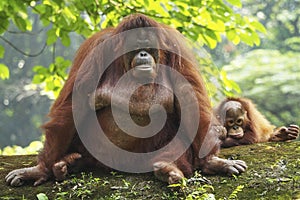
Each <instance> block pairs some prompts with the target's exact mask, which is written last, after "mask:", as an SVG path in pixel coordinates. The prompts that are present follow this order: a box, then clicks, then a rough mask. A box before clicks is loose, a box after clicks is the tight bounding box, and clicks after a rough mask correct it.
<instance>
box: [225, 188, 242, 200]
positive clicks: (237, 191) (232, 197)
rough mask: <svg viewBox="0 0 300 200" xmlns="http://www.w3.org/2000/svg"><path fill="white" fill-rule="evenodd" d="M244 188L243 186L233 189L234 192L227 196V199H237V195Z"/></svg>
mask: <svg viewBox="0 0 300 200" xmlns="http://www.w3.org/2000/svg"><path fill="white" fill-rule="evenodd" d="M243 189H244V186H243V185H239V186H237V187H236V188H235V190H234V191H233V192H232V193H231V194H230V195H229V197H228V199H230V200H232V199H238V198H237V197H238V196H237V194H238V193H239V192H241V191H243Z"/></svg>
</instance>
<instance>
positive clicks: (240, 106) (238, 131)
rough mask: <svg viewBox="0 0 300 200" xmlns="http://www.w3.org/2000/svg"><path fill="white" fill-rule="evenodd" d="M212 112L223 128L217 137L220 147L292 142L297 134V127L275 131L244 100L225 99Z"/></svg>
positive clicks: (281, 128) (250, 104)
mask: <svg viewBox="0 0 300 200" xmlns="http://www.w3.org/2000/svg"><path fill="white" fill-rule="evenodd" d="M214 112H215V116H216V118H217V119H218V120H219V122H220V123H221V124H223V126H224V130H223V131H221V134H220V136H219V138H220V139H221V141H222V147H231V146H237V145H244V144H253V143H257V142H268V141H272V142H276V141H286V140H294V139H296V138H297V137H298V134H299V127H298V126H297V125H289V126H288V127H284V126H283V127H280V128H277V129H276V128H275V126H273V125H271V123H270V122H269V121H268V120H267V119H266V118H265V117H264V116H263V115H262V114H261V113H260V112H259V111H258V110H257V109H256V107H255V105H254V104H253V103H252V102H251V101H250V100H249V99H246V98H227V99H225V100H224V101H222V102H221V104H220V105H219V106H218V107H217V108H215V110H214Z"/></svg>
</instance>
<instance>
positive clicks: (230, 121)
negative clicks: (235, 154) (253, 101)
mask: <svg viewBox="0 0 300 200" xmlns="http://www.w3.org/2000/svg"><path fill="white" fill-rule="evenodd" d="M225 109H226V117H225V128H226V130H227V137H231V138H235V139H240V138H242V137H243V136H244V129H243V127H244V125H245V120H246V111H245V110H244V109H242V105H241V104H240V103H239V102H236V101H229V102H227V103H226V105H225Z"/></svg>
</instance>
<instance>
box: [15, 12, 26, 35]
mask: <svg viewBox="0 0 300 200" xmlns="http://www.w3.org/2000/svg"><path fill="white" fill-rule="evenodd" d="M13 22H14V24H15V25H16V26H17V27H18V28H19V29H20V30H21V31H26V30H27V29H26V27H27V24H26V20H25V19H23V18H22V17H19V16H18V15H15V16H14V17H13Z"/></svg>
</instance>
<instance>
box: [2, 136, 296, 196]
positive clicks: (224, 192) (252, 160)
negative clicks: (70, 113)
mask: <svg viewBox="0 0 300 200" xmlns="http://www.w3.org/2000/svg"><path fill="white" fill-rule="evenodd" d="M220 156H221V157H224V158H229V159H241V160H244V161H246V162H247V164H248V170H247V171H246V172H245V173H243V174H242V175H240V176H236V177H226V176H219V175H218V176H205V177H203V176H201V175H199V174H197V175H196V176H195V177H193V178H192V179H190V180H187V181H186V185H184V184H182V185H181V186H180V187H179V188H177V189H174V188H173V189H172V188H169V187H168V186H167V185H166V184H165V183H162V182H160V181H158V180H157V179H156V178H155V177H154V175H153V174H152V173H147V174H126V173H120V172H117V173H111V174H103V173H100V172H84V173H78V174H76V175H73V176H71V177H70V178H69V179H68V180H66V181H64V182H62V183H55V182H54V181H48V182H47V183H46V184H43V185H41V186H38V187H33V186H32V185H31V183H28V184H26V185H25V186H22V187H18V188H13V187H9V186H7V185H6V184H5V182H4V177H5V175H6V174H7V173H8V172H9V171H10V170H12V169H16V168H20V167H28V166H32V165H34V164H35V156H1V157H0V199H37V197H36V196H37V195H38V194H40V193H42V195H41V196H47V197H48V198H49V199H195V198H197V197H198V198H199V199H201V198H202V199H203V198H205V197H211V198H212V199H213V197H214V198H215V199H228V198H229V197H230V198H234V197H237V199H251V200H252V199H284V200H286V199H300V142H289V143H287V142H286V143H265V144H255V145H248V146H241V147H234V148H228V149H222V151H221V155H220ZM210 183H211V186H212V187H211V186H210V185H209V184H210ZM238 186H240V187H238ZM242 186H243V189H241V188H242ZM237 187H238V188H239V189H236V188H237ZM239 190H242V191H239ZM233 191H235V192H236V193H237V194H236V196H235V195H232V193H233ZM238 191H239V192H238ZM40 199H42V197H40Z"/></svg>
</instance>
